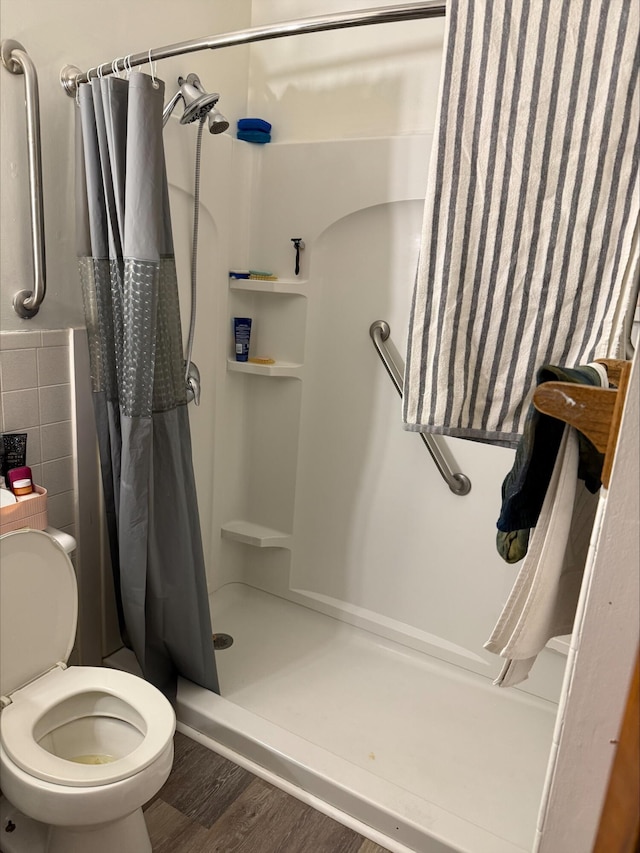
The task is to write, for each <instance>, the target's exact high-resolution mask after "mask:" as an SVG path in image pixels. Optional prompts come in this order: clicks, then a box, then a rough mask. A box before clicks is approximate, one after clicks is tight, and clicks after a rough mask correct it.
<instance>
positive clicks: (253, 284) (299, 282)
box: [229, 278, 309, 296]
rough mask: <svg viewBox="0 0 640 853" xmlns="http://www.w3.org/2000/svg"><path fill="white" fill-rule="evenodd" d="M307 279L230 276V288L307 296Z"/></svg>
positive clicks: (251, 291)
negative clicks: (266, 278) (272, 279)
mask: <svg viewBox="0 0 640 853" xmlns="http://www.w3.org/2000/svg"><path fill="white" fill-rule="evenodd" d="M308 283H309V282H308V280H307V279H306V278H303V279H296V278H279V279H278V280H277V281H261V280H260V279H251V278H230V279H229V288H230V289H231V290H241V291H248V292H250V293H282V294H284V295H287V294H289V295H291V296H307V289H306V288H307V285H308Z"/></svg>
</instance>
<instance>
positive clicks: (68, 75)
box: [60, 0, 446, 97]
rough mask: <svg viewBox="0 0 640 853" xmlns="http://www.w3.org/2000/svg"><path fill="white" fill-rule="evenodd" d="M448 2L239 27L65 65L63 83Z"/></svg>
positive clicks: (423, 13) (425, 12)
mask: <svg viewBox="0 0 640 853" xmlns="http://www.w3.org/2000/svg"><path fill="white" fill-rule="evenodd" d="M445 10H446V4H445V3H443V2H442V0H422V2H418V3H402V4H400V5H398V6H379V7H377V8H373V9H360V10H354V11H352V12H340V13H336V14H333V15H322V16H318V17H313V18H301V19H300V20H298V21H283V22H281V23H279V24H270V25H268V26H264V27H253V28H251V29H247V30H238V31H237V32H233V33H222V34H220V35H217V36H208V37H206V38H201V39H193V40H191V41H182V42H177V43H176V44H169V45H166V46H165V47H157V48H153V49H152V50H148V51H146V52H145V53H134V54H131V55H128V56H126V57H124V56H120V57H118V58H117V59H114V60H113V61H112V62H103V63H101V64H100V65H96V66H95V67H94V68H90V69H89V70H88V71H81V70H80V69H79V68H78V67H77V66H75V65H65V67H64V68H63V69H62V71H61V72H60V83H61V84H62V87H63V88H64V90H65V91H66V93H67V94H68V95H70V96H71V97H75V94H76V90H77V87H78V85H79V84H80V83H88V82H89V80H90V79H91V78H92V77H98V76H100V77H104V76H107V75H109V74H115V73H116V72H118V71H126V70H128V69H130V68H134V67H135V66H136V65H144V64H145V63H148V62H149V63H150V62H155V61H156V60H158V59H168V58H169V57H171V56H181V55H182V54H185V53H195V52H196V51H198V50H218V49H219V48H222V47H233V46H234V45H238V44H250V43H251V42H256V41H268V40H269V39H277V38H284V37H285V36H297V35H301V34H302V33H318V32H324V31H326V30H340V29H347V28H349V27H365V26H368V25H370V24H389V23H394V22H397V21H413V20H417V19H420V18H441V17H443V16H444V14H445Z"/></svg>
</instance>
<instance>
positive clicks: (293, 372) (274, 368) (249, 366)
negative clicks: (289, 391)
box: [227, 358, 302, 379]
mask: <svg viewBox="0 0 640 853" xmlns="http://www.w3.org/2000/svg"><path fill="white" fill-rule="evenodd" d="M227 370H231V371H233V372H234V373H253V374H254V375H255V376H285V377H290V378H292V379H300V378H301V377H302V365H301V364H299V363H298V362H295V361H276V363H275V364H255V363H254V362H252V361H236V360H235V359H233V358H228V359H227Z"/></svg>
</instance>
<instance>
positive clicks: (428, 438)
mask: <svg viewBox="0 0 640 853" xmlns="http://www.w3.org/2000/svg"><path fill="white" fill-rule="evenodd" d="M390 334H391V328H390V327H389V324H388V323H387V322H385V321H384V320H376V321H375V323H372V324H371V327H370V328H369V335H370V336H371V340H372V341H373V345H374V347H375V348H376V350H377V352H378V355H379V356H380V359H381V361H382V363H383V364H384V366H385V368H386V370H387V373H388V374H389V376H390V377H391V380H392V382H393V384H394V385H395V386H396V390H397V392H398V394H400V396H401V397H402V392H403V391H404V380H403V374H404V364H402V361H401V360H400V359H399V358H398V359H394V358H393V356H392V355H391V353H390V352H389V350H388V349H387V347H386V346H385V341H387V340H388V339H389V335H390ZM398 362H399V363H398ZM419 435H420V438H421V439H422V440H423V442H424V443H425V446H426V448H427V450H428V451H429V453H430V454H431V458H432V459H433V461H434V462H435V465H436V468H437V469H438V471H439V472H440V475H441V477H442V479H443V480H444V481H445V482H446V484H447V485H448V486H449V488H450V489H451V491H452V492H453V493H454V495H460V497H462V496H464V495H468V494H469V492H470V491H471V480H470V479H469V478H468V477H467V476H466V474H461V473H459V472H454V471H452V470H451V467H450V465H449V463H448V461H447V459H446V458H445V455H444V453H443V452H442V448H441V447H440V444H439V441H438V439H437V437H436V436H434V435H427V434H425V433H423V432H421V433H419Z"/></svg>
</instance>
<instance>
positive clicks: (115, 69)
mask: <svg viewBox="0 0 640 853" xmlns="http://www.w3.org/2000/svg"><path fill="white" fill-rule="evenodd" d="M121 59H124V56H122V57H120V56H116V58H115V59H114V60H113V62H112V63H111V73H112V74H113V75H114V76H115V77H117V78H118V79H120V69H119V68H118V62H120V60H121Z"/></svg>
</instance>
